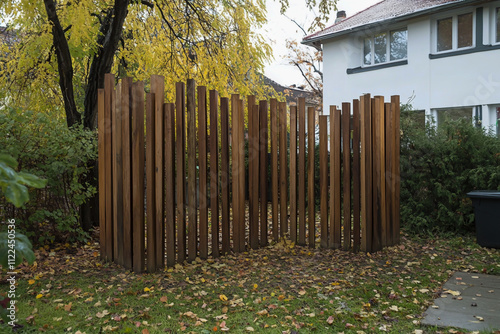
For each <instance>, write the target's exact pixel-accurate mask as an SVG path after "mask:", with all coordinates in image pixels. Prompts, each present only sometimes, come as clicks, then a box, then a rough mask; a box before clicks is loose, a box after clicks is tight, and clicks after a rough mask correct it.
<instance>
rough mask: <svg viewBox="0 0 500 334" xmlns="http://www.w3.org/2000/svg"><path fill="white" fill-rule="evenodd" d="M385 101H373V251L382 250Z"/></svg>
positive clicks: (381, 99)
mask: <svg viewBox="0 0 500 334" xmlns="http://www.w3.org/2000/svg"><path fill="white" fill-rule="evenodd" d="M383 106H384V100H383V98H381V97H380V96H375V97H374V98H373V99H372V120H373V123H372V131H373V133H372V138H373V143H372V147H373V185H374V186H373V200H374V201H373V245H372V246H373V251H379V250H380V249H382V212H383V209H382V183H381V179H382V170H381V167H382V162H381V161H382V146H383V145H382V137H381V132H380V129H381V125H380V121H381V116H380V114H381V113H382V112H383V110H384V107H383Z"/></svg>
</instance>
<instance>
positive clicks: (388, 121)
mask: <svg viewBox="0 0 500 334" xmlns="http://www.w3.org/2000/svg"><path fill="white" fill-rule="evenodd" d="M384 107H385V133H384V140H385V157H384V158H385V195H386V197H385V211H386V221H387V222H386V231H385V233H386V236H385V238H386V244H385V246H392V245H393V239H392V234H393V229H392V228H393V224H392V218H393V213H392V196H393V195H392V177H393V175H392V159H393V158H392V154H393V153H394V147H393V144H394V140H393V135H392V120H393V118H392V111H391V103H385V105H384Z"/></svg>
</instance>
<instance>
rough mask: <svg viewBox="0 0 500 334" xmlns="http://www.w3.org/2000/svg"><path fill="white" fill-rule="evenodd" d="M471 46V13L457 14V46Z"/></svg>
mask: <svg viewBox="0 0 500 334" xmlns="http://www.w3.org/2000/svg"><path fill="white" fill-rule="evenodd" d="M468 46H472V13H467V14H463V15H458V48H465V47H468Z"/></svg>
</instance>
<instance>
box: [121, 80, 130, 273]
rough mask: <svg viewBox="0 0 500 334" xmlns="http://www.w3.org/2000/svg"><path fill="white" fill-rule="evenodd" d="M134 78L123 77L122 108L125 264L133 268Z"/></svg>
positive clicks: (127, 267) (128, 267)
mask: <svg viewBox="0 0 500 334" xmlns="http://www.w3.org/2000/svg"><path fill="white" fill-rule="evenodd" d="M131 88H132V78H123V79H122V91H121V108H122V115H121V119H122V124H121V126H122V149H123V154H122V161H123V174H122V182H123V266H124V267H125V268H126V269H129V270H131V269H132V205H131V203H132V174H131V172H132V165H131V153H132V137H131V119H130V118H131V114H130V111H131V108H130V97H131V96H130V93H131V91H130V90H131Z"/></svg>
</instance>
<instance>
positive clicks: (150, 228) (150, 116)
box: [146, 93, 156, 272]
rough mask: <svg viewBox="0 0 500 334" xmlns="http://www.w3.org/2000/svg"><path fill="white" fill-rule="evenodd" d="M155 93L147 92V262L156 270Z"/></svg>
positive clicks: (152, 270) (150, 267)
mask: <svg viewBox="0 0 500 334" xmlns="http://www.w3.org/2000/svg"><path fill="white" fill-rule="evenodd" d="M155 130H156V127H155V95H154V94H153V93H148V94H146V230H147V234H146V235H147V238H146V246H147V247H146V249H147V258H146V264H147V267H148V271H149V272H154V271H155V270H156V207H155V205H156V191H155Z"/></svg>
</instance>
